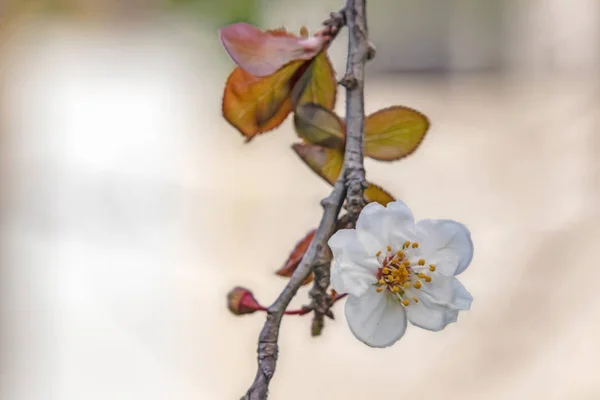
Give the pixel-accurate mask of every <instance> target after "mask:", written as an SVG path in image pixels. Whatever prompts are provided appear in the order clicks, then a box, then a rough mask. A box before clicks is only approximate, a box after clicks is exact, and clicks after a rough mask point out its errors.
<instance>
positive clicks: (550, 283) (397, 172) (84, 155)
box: [0, 3, 600, 400]
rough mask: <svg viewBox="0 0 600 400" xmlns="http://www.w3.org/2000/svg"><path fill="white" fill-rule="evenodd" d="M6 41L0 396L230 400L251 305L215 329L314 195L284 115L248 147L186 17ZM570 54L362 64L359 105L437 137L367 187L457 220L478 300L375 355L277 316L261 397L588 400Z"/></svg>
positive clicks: (592, 102)
mask: <svg viewBox="0 0 600 400" xmlns="http://www.w3.org/2000/svg"><path fill="white" fill-rule="evenodd" d="M557 4H558V3H557ZM582 4H583V3H582ZM588 5H589V3H588ZM583 10H584V11H585V8H583ZM289 11H290V10H287V9H283V10H274V9H273V8H269V12H272V13H274V14H273V15H283V14H284V13H285V12H288V14H286V15H289ZM277 13H279V14H277ZM295 13H296V14H295V15H297V14H299V13H298V11H295ZM299 18H300V17H299ZM320 19H321V16H315V17H314V21H313V20H310V21H313V22H312V23H313V26H316V24H318V21H319V20H320ZM281 20H282V21H283V18H281ZM588 20H589V18H588ZM315 21H316V22H315ZM575 21H577V20H574V22H573V25H575ZM294 22H295V21H292V20H290V23H294ZM298 23H300V22H298ZM582 25H583V26H589V25H585V24H582ZM582 29H583V28H582ZM567 31H569V30H568V29H567ZM583 32H584V33H585V32H586V31H585V29H583ZM584 36H585V35H584ZM585 37H588V36H585ZM344 39H345V37H341V38H340V41H342V40H344ZM588 42H590V43H596V44H597V42H596V41H594V40H591V39H588ZM588 42H585V41H581V42H577V43H583V44H582V45H585V43H588ZM569 43H571V42H569ZM344 45H345V44H344V43H340V44H339V45H338V47H336V48H334V49H333V53H332V54H333V57H334V64H335V65H336V66H337V67H338V74H339V73H340V72H339V71H341V66H343V64H344V60H343V58H342V54H343V47H344ZM1 51H2V53H1V54H2V56H1V59H2V60H3V61H2V63H1V70H0V83H1V87H0V89H1V92H0V107H1V108H0V110H1V113H2V114H1V115H2V116H3V120H2V122H1V125H0V127H1V128H2V134H3V136H2V142H3V146H2V150H1V151H2V174H3V175H2V180H3V182H4V184H3V188H4V190H3V196H4V197H3V201H2V205H3V208H2V216H3V219H2V229H1V235H2V236H1V239H2V270H1V271H2V272H1V273H2V280H1V282H0V285H1V287H2V292H1V295H0V300H1V302H0V304H2V308H1V309H2V314H1V317H2V321H1V331H0V334H1V336H0V343H1V345H2V352H1V354H0V367H1V369H0V398H2V399H6V400H25V399H27V400H29V399H31V400H37V399H40V400H41V399H44V400H54V399H56V400H79V399H86V400H87V399H90V400H94V399H107V398H110V399H116V400H119V399H123V400H131V399H138V398H139V399H146V400H151V399H174V400H180V399H181V400H183V399H186V400H187V399H235V398H238V397H239V396H240V395H241V394H242V393H243V392H244V391H245V390H246V388H247V386H248V385H249V384H250V382H251V381H252V378H253V376H254V373H255V350H256V338H257V335H258V332H259V330H260V327H261V326H262V323H263V316H262V315H252V316H247V317H243V318H235V317H233V316H231V315H230V314H229V313H228V312H227V311H226V309H225V293H226V292H227V291H228V290H229V289H230V288H231V287H232V286H234V285H243V286H246V287H249V288H252V289H253V290H254V292H255V293H256V295H257V297H258V298H259V300H260V301H262V302H264V303H268V302H270V301H272V300H273V299H274V298H275V297H276V296H277V294H278V293H279V291H280V290H281V288H282V287H283V285H284V283H285V281H284V280H283V279H281V278H278V277H275V276H274V275H273V271H274V270H275V269H276V268H278V267H279V266H280V265H281V263H282V262H283V261H284V259H285V257H286V256H287V254H288V252H289V250H290V249H291V247H292V246H293V244H294V243H295V242H296V241H297V239H299V237H300V236H301V235H302V234H303V233H304V232H306V231H307V230H309V229H310V228H312V227H313V226H314V225H315V223H316V222H317V221H318V219H319V215H320V212H321V210H320V208H319V206H318V201H319V199H321V198H322V197H324V196H326V195H327V193H328V192H329V188H328V187H327V186H326V185H325V184H324V183H322V182H321V181H320V180H319V179H318V178H316V177H315V176H313V175H312V174H311V172H310V171H309V169H308V168H307V167H305V166H304V165H302V164H301V163H300V162H298V160H297V159H296V156H295V155H294V154H293V153H292V151H291V149H290V147H289V146H290V145H291V144H292V143H294V142H295V141H297V139H296V138H295V135H294V132H293V130H292V128H291V125H290V121H286V123H285V124H284V125H283V126H282V127H281V128H280V129H279V130H278V131H277V132H274V133H271V134H268V135H264V136H263V137H259V138H258V139H256V140H255V141H254V142H253V143H252V144H250V145H245V144H243V140H242V138H241V136H240V135H239V134H238V133H237V132H235V131H234V130H233V128H231V127H230V126H229V125H227V123H226V122H224V121H223V120H221V117H220V110H219V108H220V95H221V90H222V85H223V82H224V80H225V78H226V76H227V74H228V73H229V71H230V69H231V64H230V63H229V62H228V61H227V60H226V58H225V57H224V56H223V52H222V51H221V49H220V48H219V43H218V42H216V40H215V36H214V32H213V31H212V30H209V29H203V28H199V27H198V26H197V24H195V23H192V22H190V21H189V20H188V19H186V18H185V17H181V16H169V17H160V18H156V19H152V20H151V22H148V21H144V20H142V21H134V22H132V21H129V22H128V23H122V22H121V23H115V24H114V25H110V24H107V22H106V21H100V22H98V21H95V22H94V21H92V22H90V21H84V22H82V21H73V20H69V19H63V18H55V19H54V18H53V19H48V18H39V17H35V16H31V15H25V16H24V17H22V18H20V19H18V20H15V21H12V22H11V24H10V27H9V28H6V27H5V30H4V31H3V41H2V50H1ZM570 51H571V52H572V54H579V53H577V52H576V50H575V49H570ZM583 53H584V52H583V50H582V53H581V54H583ZM381 56H382V57H385V55H381ZM559 59H560V58H559ZM569 59H570V60H572V58H569ZM590 60H594V59H593V58H590ZM543 65H546V64H543ZM553 65H554V66H555V67H556V66H560V65H562V64H560V63H558V62H557V63H555V64H553ZM573 65H574V64H573V63H566V64H565V65H564V68H558V67H557V68H554V70H553V71H550V70H546V69H544V68H542V69H534V70H533V73H532V72H527V71H529V68H530V67H531V65H530V66H528V68H525V69H515V70H512V71H507V73H506V74H502V75H500V74H482V73H470V74H451V75H438V74H396V75H381V74H376V73H375V71H371V72H370V74H369V77H368V83H367V91H366V107H367V110H368V111H369V112H372V111H375V110H377V109H379V108H382V107H385V106H387V105H390V104H405V105H410V106H411V107H414V108H417V109H419V110H421V111H423V112H425V113H426V114H427V115H428V116H429V117H430V118H431V120H432V121H433V126H432V129H431V130H430V132H429V133H428V136H427V139H426V140H425V141H424V143H423V145H422V146H421V148H420V150H419V151H418V152H417V153H415V154H414V155H413V156H411V157H410V158H407V159H406V160H404V161H401V162H398V163H394V164H384V163H377V162H374V161H367V169H368V178H369V179H370V180H372V181H374V182H376V183H379V184H381V185H383V186H384V187H386V188H387V189H388V190H389V191H391V192H392V193H394V194H395V195H396V196H397V197H399V198H402V199H403V200H404V201H406V202H407V203H408V205H409V206H410V207H411V208H412V209H413V211H414V212H415V214H416V216H417V218H436V217H442V218H452V219H456V220H458V221H461V222H464V223H465V224H467V225H468V226H469V228H470V229H471V231H472V235H473V240H474V243H475V257H474V259H473V263H472V264H471V267H470V268H469V269H468V270H467V271H466V272H465V273H464V274H463V275H462V276H461V280H462V282H463V283H464V284H465V285H466V287H467V288H468V289H469V290H470V291H471V293H472V294H473V297H474V298H475V301H474V303H473V307H472V310H471V311H470V312H467V313H464V314H462V315H461V316H460V317H459V321H458V323H457V324H454V325H451V326H450V327H448V328H447V329H446V330H444V331H443V332H441V333H430V332H425V331H422V330H419V329H417V328H412V329H409V330H408V332H407V334H406V336H405V337H404V338H403V339H402V340H401V341H400V342H398V343H397V344H396V345H395V346H394V347H392V348H389V349H386V350H375V349H370V348H368V347H366V346H364V345H362V344H361V343H360V342H358V341H357V340H355V339H354V338H353V337H352V335H351V333H350V331H349V330H348V328H347V326H346V324H345V321H344V318H343V312H342V309H343V305H342V304H339V305H338V306H336V309H335V311H336V315H337V320H336V321H335V322H329V323H328V324H327V326H326V329H325V331H324V334H323V336H322V337H320V338H318V339H312V338H311V337H310V336H309V329H310V320H309V319H308V318H298V317H291V318H287V319H286V320H285V321H284V325H283V328H282V334H281V339H280V344H281V354H280V359H279V363H278V369H277V374H276V376H275V379H274V380H273V382H272V386H271V388H272V392H271V398H273V399H306V398H310V399H332V398H333V399H371V398H378V397H382V396H391V397H394V398H400V397H410V398H413V399H454V398H456V399H458V398H460V399H598V398H600V381H598V376H599V375H598V374H599V371H600V364H599V361H598V359H599V358H600V344H599V341H598V337H599V336H600V295H599V294H598V291H597V288H596V286H597V282H598V280H599V279H600V272H598V268H597V265H596V254H595V251H597V247H598V244H597V243H596V242H597V240H598V239H600V229H599V228H598V225H597V221H598V219H599V217H600V215H599V211H598V203H599V201H600V191H599V189H598V188H599V187H600V186H599V185H600V176H599V173H600V171H599V161H598V159H599V157H600V136H599V133H598V126H599V125H600V107H599V105H600V81H599V80H598V76H597V74H595V73H594V66H595V65H596V64H593V62H589V63H587V64H586V63H584V62H583V61H581V62H580V63H576V64H575V66H576V67H579V66H581V67H582V68H574V67H573ZM534 67H535V63H534ZM381 68H382V69H385V68H384V67H383V66H382V67H381ZM515 68H516V67H515ZM590 71H592V72H590ZM338 107H339V111H340V112H342V111H343V97H341V98H340V102H339V103H338ZM304 301H306V293H305V292H302V293H301V294H300V296H299V298H298V299H295V300H294V305H296V306H299V305H301V304H303V302H304Z"/></svg>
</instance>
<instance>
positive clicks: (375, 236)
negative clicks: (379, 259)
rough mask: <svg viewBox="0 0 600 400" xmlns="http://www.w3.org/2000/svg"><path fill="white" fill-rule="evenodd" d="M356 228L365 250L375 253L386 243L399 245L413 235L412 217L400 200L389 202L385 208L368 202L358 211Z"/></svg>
mask: <svg viewBox="0 0 600 400" xmlns="http://www.w3.org/2000/svg"><path fill="white" fill-rule="evenodd" d="M356 230H357V232H358V237H359V239H360V240H361V242H363V244H364V245H365V248H366V249H367V251H368V252H370V253H377V252H378V251H379V250H382V249H385V247H386V246H387V245H392V246H393V245H394V244H398V245H400V244H401V243H403V242H404V241H405V240H410V239H411V238H412V237H413V236H414V217H413V215H412V212H411V211H410V209H409V208H408V207H407V206H406V204H404V203H403V202H401V201H394V202H391V203H389V204H388V206H387V208H386V207H384V206H382V205H381V204H379V203H370V204H367V206H366V207H365V208H363V210H362V212H361V213H360V215H359V217H358V221H357V222H356ZM394 250H399V248H398V249H394Z"/></svg>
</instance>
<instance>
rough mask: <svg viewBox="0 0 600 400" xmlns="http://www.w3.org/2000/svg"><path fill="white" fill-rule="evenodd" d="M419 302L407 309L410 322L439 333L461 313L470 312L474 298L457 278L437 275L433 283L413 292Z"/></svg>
mask: <svg viewBox="0 0 600 400" xmlns="http://www.w3.org/2000/svg"><path fill="white" fill-rule="evenodd" d="M412 294H415V295H416V296H417V297H418V299H419V302H418V303H414V302H411V303H410V305H409V306H408V307H406V312H407V315H408V320H409V321H410V322H411V323H412V324H413V325H416V326H418V327H420V328H423V329H427V330H430V331H439V330H442V329H444V328H445V327H446V326H447V325H448V324H450V323H452V322H456V319H457V318H458V313H459V311H463V310H468V309H469V308H470V307H471V302H472V301H473V298H472V297H471V294H470V293H469V292H468V291H467V290H466V289H465V287H464V286H463V285H462V284H461V283H460V282H459V281H458V279H456V278H455V277H448V276H444V275H440V274H438V275H436V276H435V277H434V279H433V280H432V281H431V283H425V284H423V287H422V289H421V290H419V291H412V292H411V295H412Z"/></svg>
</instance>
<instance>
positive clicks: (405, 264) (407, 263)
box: [402, 260, 410, 267]
mask: <svg viewBox="0 0 600 400" xmlns="http://www.w3.org/2000/svg"><path fill="white" fill-rule="evenodd" d="M402 265H404V266H405V267H408V266H409V265H410V261H408V260H404V261H402Z"/></svg>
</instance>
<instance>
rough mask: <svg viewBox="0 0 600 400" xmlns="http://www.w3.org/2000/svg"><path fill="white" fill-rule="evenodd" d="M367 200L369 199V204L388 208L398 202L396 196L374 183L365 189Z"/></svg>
mask: <svg viewBox="0 0 600 400" xmlns="http://www.w3.org/2000/svg"><path fill="white" fill-rule="evenodd" d="M365 199H367V202H368V203H374V202H377V203H379V204H381V205H382V206H387V204H388V203H390V202H392V201H394V200H396V199H394V196H392V195H391V194H389V193H388V192H386V191H385V190H384V189H383V188H382V187H381V186H377V185H375V184H374V183H369V186H368V187H367V188H366V189H365Z"/></svg>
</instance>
